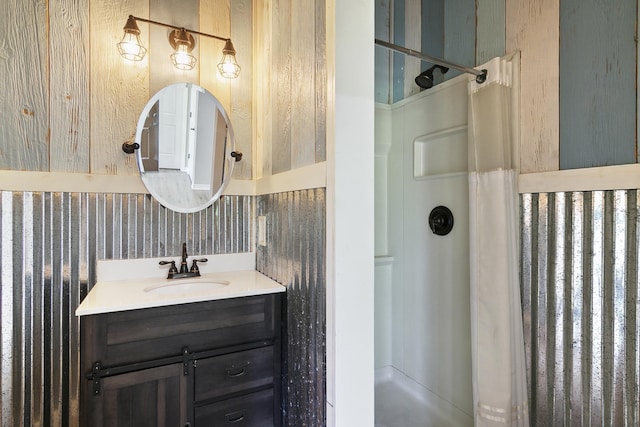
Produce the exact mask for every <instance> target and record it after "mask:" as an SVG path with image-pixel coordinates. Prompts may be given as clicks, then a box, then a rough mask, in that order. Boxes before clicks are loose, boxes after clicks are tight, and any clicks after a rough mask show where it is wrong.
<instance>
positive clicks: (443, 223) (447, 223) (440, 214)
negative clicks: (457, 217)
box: [429, 206, 453, 236]
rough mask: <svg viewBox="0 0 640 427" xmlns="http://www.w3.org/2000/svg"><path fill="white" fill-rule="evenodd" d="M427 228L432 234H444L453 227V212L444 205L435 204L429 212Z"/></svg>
mask: <svg viewBox="0 0 640 427" xmlns="http://www.w3.org/2000/svg"><path fill="white" fill-rule="evenodd" d="M429 228H431V231H432V232H433V234H437V235H438V236H446V235H447V234H449V233H450V232H451V229H453V213H452V212H451V210H450V209H449V208H448V207H446V206H436V207H435V208H433V210H432V211H431V213H430V214H429Z"/></svg>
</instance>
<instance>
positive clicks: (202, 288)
mask: <svg viewBox="0 0 640 427" xmlns="http://www.w3.org/2000/svg"><path fill="white" fill-rule="evenodd" d="M229 283H230V282H227V281H226V280H206V279H205V280H185V279H172V281H169V282H163V283H159V284H154V285H151V286H147V287H146V288H144V291H145V292H149V293H152V294H162V295H168V294H190V293H200V292H207V291H211V290H213V289H219V288H224V287H225V286H228V285H229Z"/></svg>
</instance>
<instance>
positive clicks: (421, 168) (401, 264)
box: [375, 75, 473, 427]
mask: <svg viewBox="0 0 640 427" xmlns="http://www.w3.org/2000/svg"><path fill="white" fill-rule="evenodd" d="M467 81H468V79H467V77H466V76H464V75H463V76H458V77H456V78H453V79H451V80H448V81H446V82H444V83H442V84H439V85H437V86H435V87H433V88H431V89H429V90H427V91H423V92H421V93H419V94H417V95H413V96H411V97H409V98H406V99H404V100H402V101H400V102H398V103H395V104H392V105H387V104H377V105H376V128H375V129H376V134H375V139H376V141H375V143H376V165H375V171H376V175H375V176H376V182H375V186H376V205H375V209H376V212H375V218H376V236H375V237H376V241H375V243H376V263H375V367H376V385H375V387H376V388H375V399H376V403H375V404H376V414H375V419H376V426H377V427H383V426H384V427H394V426H398V427H399V426H402V427H414V426H416V427H417V426H420V427H424V426H438V427H441V426H452V427H453V426H456V427H460V426H472V425H473V403H472V372H471V327H470V306H469V304H470V301H469V299H470V295H469V196H468V173H467V120H468V119H467ZM441 207H446V208H448V210H450V211H451V213H452V216H453V218H452V220H450V221H451V224H448V225H453V227H452V228H451V230H450V232H449V233H447V234H443V233H440V234H436V233H434V231H433V230H432V228H431V227H430V224H429V216H430V213H432V211H433V210H434V208H439V209H442V208H441ZM438 221H440V222H445V223H446V222H447V221H448V220H447V219H446V218H444V219H442V218H440V219H439V220H438ZM441 234H443V235H441Z"/></svg>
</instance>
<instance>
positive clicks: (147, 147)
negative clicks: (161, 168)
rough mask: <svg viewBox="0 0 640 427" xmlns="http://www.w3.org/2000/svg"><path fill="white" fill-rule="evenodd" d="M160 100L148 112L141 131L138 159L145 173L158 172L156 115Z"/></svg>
mask: <svg viewBox="0 0 640 427" xmlns="http://www.w3.org/2000/svg"><path fill="white" fill-rule="evenodd" d="M159 104H160V100H158V101H156V102H155V104H153V107H151V110H149V115H148V116H147V118H146V119H145V122H144V127H143V129H142V135H141V137H140V138H141V143H140V157H141V159H142V166H143V167H144V170H145V171H157V170H158V113H159Z"/></svg>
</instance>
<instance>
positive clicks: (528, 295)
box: [521, 190, 640, 426]
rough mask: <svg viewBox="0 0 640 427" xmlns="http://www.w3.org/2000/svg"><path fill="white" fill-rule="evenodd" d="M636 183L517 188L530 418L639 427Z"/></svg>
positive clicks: (539, 422) (568, 423)
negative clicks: (579, 188) (603, 187)
mask: <svg viewBox="0 0 640 427" xmlns="http://www.w3.org/2000/svg"><path fill="white" fill-rule="evenodd" d="M638 191H639V190H626V191H625V190H616V191H593V192H570V193H536V194H523V195H522V196H521V227H522V229H521V238H522V240H521V245H522V246H521V250H522V252H521V256H522V263H521V267H522V271H521V274H522V299H523V301H522V303H523V317H524V329H525V347H526V355H527V369H528V381H529V390H530V403H531V406H530V407H531V419H532V425H534V426H638V425H640V415H639V401H640V395H639V388H640V351H639V344H640V335H639V328H638V326H639V325H638V321H639V315H640V305H639V301H638V292H639V286H640V285H639V276H638V267H639V262H638V257H639V256H640V252H639V250H638V248H639V245H640V227H639V224H638V207H639V203H640V200H639V197H638Z"/></svg>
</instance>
